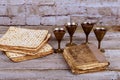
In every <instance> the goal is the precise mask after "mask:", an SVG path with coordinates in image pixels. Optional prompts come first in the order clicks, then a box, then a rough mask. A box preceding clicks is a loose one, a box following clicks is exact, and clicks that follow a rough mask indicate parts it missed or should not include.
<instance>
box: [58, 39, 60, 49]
mask: <svg viewBox="0 0 120 80" xmlns="http://www.w3.org/2000/svg"><path fill="white" fill-rule="evenodd" d="M58 49H60V41H58Z"/></svg>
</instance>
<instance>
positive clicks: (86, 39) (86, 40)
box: [86, 35, 88, 43]
mask: <svg viewBox="0 0 120 80" xmlns="http://www.w3.org/2000/svg"><path fill="white" fill-rule="evenodd" d="M86 43H88V35H86Z"/></svg>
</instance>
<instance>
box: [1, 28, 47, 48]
mask: <svg viewBox="0 0 120 80" xmlns="http://www.w3.org/2000/svg"><path fill="white" fill-rule="evenodd" d="M47 34H48V30H32V29H24V28H18V27H10V28H9V29H8V31H7V32H6V34H5V35H4V36H3V37H2V38H0V46H7V47H13V48H27V49H28V48H30V49H34V48H37V47H38V46H39V45H40V44H41V43H42V42H43V41H44V39H45V38H46V36H47Z"/></svg>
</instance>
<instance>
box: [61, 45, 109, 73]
mask: <svg viewBox="0 0 120 80" xmlns="http://www.w3.org/2000/svg"><path fill="white" fill-rule="evenodd" d="M63 56H64V58H65V60H66V62H67V63H68V65H69V66H70V68H71V71H72V72H73V73H75V74H80V73H87V72H95V71H101V70H105V69H106V68H107V67H108V65H109V62H108V61H106V59H105V57H104V55H103V54H102V53H101V52H100V51H99V50H98V49H97V48H96V47H95V46H94V45H92V44H81V45H79V46H73V47H69V48H68V47H67V48H65V49H64V53H63Z"/></svg>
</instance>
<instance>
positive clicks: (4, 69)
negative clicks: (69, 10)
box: [0, 26, 120, 80]
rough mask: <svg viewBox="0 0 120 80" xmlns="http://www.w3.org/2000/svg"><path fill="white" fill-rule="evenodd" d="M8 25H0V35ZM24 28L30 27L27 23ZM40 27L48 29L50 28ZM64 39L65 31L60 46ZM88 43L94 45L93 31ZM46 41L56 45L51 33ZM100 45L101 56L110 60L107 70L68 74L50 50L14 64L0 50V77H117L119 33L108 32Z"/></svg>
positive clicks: (101, 79) (83, 79)
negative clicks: (40, 56) (39, 55)
mask: <svg viewBox="0 0 120 80" xmlns="http://www.w3.org/2000/svg"><path fill="white" fill-rule="evenodd" d="M23 27H24V26H23ZM8 28H9V27H6V26H0V36H2V35H4V33H5V32H6V31H7V29H8ZM27 28H31V27H29V26H27ZM32 28H36V27H32ZM44 28H46V29H52V28H51V27H44ZM36 29H38V28H36ZM50 32H51V31H50ZM68 40H69V35H68V34H66V35H65V37H64V39H63V41H62V43H61V44H62V48H64V47H65V44H66V43H67V42H68ZM84 41H85V35H84V33H83V32H82V31H81V30H80V31H79V30H78V31H77V32H76V33H75V34H74V42H75V43H77V44H81V43H83V42H84ZM89 42H91V43H93V44H95V45H96V46H97V40H96V38H95V35H94V33H93V32H92V33H91V34H90V35H89ZM49 43H50V44H51V45H52V46H53V48H57V41H56V40H55V38H54V35H53V34H52V38H51V39H50V41H49ZM102 48H104V49H105V53H104V55H105V56H106V59H107V60H108V61H109V62H110V66H109V70H106V71H101V72H94V73H86V74H80V75H74V74H72V73H71V71H70V68H69V66H68V65H67V63H66V62H65V60H64V58H63V56H62V54H55V53H53V54H52V55H48V56H46V57H43V58H38V59H34V60H29V61H24V62H19V63H14V62H12V61H10V60H9V58H7V57H6V55H5V54H4V53H2V52H0V80H120V72H119V71H120V32H119V31H108V32H107V34H106V35H105V37H104V39H103V41H102Z"/></svg>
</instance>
